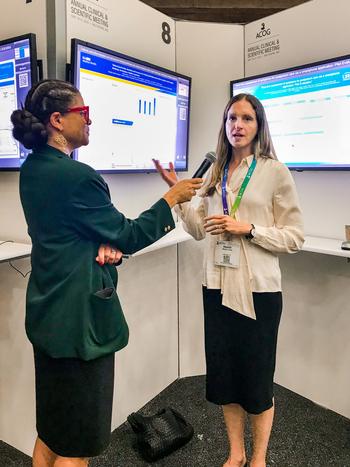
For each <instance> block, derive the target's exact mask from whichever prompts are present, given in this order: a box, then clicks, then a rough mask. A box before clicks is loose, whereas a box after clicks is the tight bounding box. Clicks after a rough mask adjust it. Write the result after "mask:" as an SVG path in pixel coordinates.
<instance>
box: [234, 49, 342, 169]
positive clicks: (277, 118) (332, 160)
mask: <svg viewBox="0 0 350 467" xmlns="http://www.w3.org/2000/svg"><path fill="white" fill-rule="evenodd" d="M241 92H244V93H249V94H253V95H254V96H256V97H257V98H258V99H260V101H261V102H262V104H263V106H264V108H265V111H266V116H267V120H268V122H269V127H270V131H271V136H272V140H273V143H274V146H275V149H276V153H277V157H278V159H279V160H281V161H282V162H284V163H285V164H287V166H288V167H289V168H291V169H296V170H350V144H349V122H350V55H348V56H343V57H338V58H334V59H330V60H324V61H322V62H316V63H312V64H308V65H304V66H299V67H295V68H290V69H286V70H279V71H275V72H273V73H266V74H263V75H259V76H251V77H247V78H244V79H239V80H235V81H231V95H236V94H239V93H241Z"/></svg>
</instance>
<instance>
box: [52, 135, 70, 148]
mask: <svg viewBox="0 0 350 467" xmlns="http://www.w3.org/2000/svg"><path fill="white" fill-rule="evenodd" d="M53 140H54V141H55V143H57V144H58V146H61V147H63V149H67V146H68V141H67V140H66V138H65V137H64V136H63V135H61V134H56V135H55V136H54V138H53Z"/></svg>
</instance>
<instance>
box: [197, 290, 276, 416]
mask: <svg viewBox="0 0 350 467" xmlns="http://www.w3.org/2000/svg"><path fill="white" fill-rule="evenodd" d="M253 299H254V308H255V313H256V320H253V319H251V318H247V317H246V316H243V315H241V314H240V313H237V312H235V311H233V310H231V309H230V308H227V307H225V306H223V305H222V303H221V302H222V295H221V291H220V290H217V289H215V290H213V289H207V288H206V287H203V303H204V326H205V354H206V364H207V383H206V396H207V400H208V401H210V402H213V403H214V404H219V405H225V404H239V405H240V406H241V407H243V409H244V410H245V411H246V412H248V413H251V414H259V413H262V412H264V411H265V410H268V409H269V408H271V407H272V406H273V377H274V372H275V362H276V346H277V334H278V327H279V322H280V318H281V313H282V293H281V292H266V293H253Z"/></svg>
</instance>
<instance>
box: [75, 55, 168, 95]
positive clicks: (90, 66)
mask: <svg viewBox="0 0 350 467" xmlns="http://www.w3.org/2000/svg"><path fill="white" fill-rule="evenodd" d="M80 68H81V69H82V70H88V71H94V72H96V73H101V74H103V75H107V76H111V77H113V78H117V79H124V80H126V81H131V82H133V83H137V84H141V85H145V86H151V87H153V88H156V89H157V90H159V91H160V92H163V93H166V94H172V95H176V93H177V80H176V79H173V78H171V77H170V76H169V77H166V76H164V75H161V74H155V73H152V72H150V71H146V70H143V69H142V68H140V67H135V66H130V65H128V64H127V63H124V62H123V61H120V62H117V61H112V60H108V59H105V58H103V57H97V56H96V55H92V54H89V53H87V52H85V51H81V55H80Z"/></svg>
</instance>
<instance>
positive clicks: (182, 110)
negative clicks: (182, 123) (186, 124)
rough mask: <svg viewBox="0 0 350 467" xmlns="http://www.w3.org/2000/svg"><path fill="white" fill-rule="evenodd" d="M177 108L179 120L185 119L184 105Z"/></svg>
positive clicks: (185, 110)
mask: <svg viewBox="0 0 350 467" xmlns="http://www.w3.org/2000/svg"><path fill="white" fill-rule="evenodd" d="M179 110H180V115H179V117H180V120H186V118H187V109H186V107H179Z"/></svg>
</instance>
